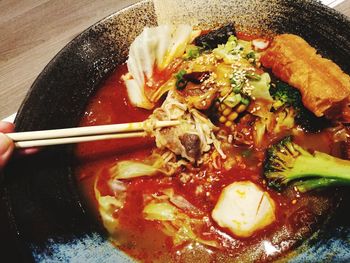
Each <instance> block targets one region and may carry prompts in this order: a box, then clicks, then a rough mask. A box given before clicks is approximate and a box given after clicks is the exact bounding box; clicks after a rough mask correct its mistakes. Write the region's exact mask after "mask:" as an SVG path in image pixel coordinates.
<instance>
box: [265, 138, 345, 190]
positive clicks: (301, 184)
mask: <svg viewBox="0 0 350 263" xmlns="http://www.w3.org/2000/svg"><path fill="white" fill-rule="evenodd" d="M264 176H265V177H266V178H267V180H268V184H269V186H271V187H274V188H276V189H277V190H281V189H283V187H284V186H286V185H288V184H289V183H293V182H294V181H295V180H301V181H298V182H297V183H296V184H295V185H294V186H295V187H296V188H297V189H298V190H299V191H300V192H306V191H309V190H314V189H319V188H324V187H329V186H334V185H350V161H347V160H342V159H339V158H336V157H333V156H331V155H328V154H325V153H322V152H318V151H315V152H314V153H310V152H308V151H307V150H305V149H304V148H302V147H301V146H299V145H297V144H295V143H294V142H293V141H292V138H291V137H286V138H284V139H283V140H282V141H280V142H279V143H277V144H275V145H272V146H271V147H270V148H269V149H268V150H267V156H266V159H265V164H264Z"/></svg>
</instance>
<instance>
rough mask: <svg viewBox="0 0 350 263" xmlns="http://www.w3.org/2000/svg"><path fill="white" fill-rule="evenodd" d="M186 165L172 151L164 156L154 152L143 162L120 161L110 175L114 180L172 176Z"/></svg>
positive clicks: (111, 169) (113, 167)
mask: <svg viewBox="0 0 350 263" xmlns="http://www.w3.org/2000/svg"><path fill="white" fill-rule="evenodd" d="M185 164H187V163H186V162H185V161H181V160H180V161H177V160H176V156H175V154H174V153H172V152H170V151H165V152H164V153H162V154H160V153H158V151H154V152H153V153H152V154H151V155H150V156H149V157H147V158H145V159H143V160H141V161H136V160H125V161H118V162H117V163H116V164H115V165H113V166H112V167H111V168H110V173H111V176H112V178H113V179H132V178H136V177H141V176H154V175H157V174H163V175H167V176H171V175H173V174H174V173H175V172H176V171H177V169H178V168H179V167H181V166H182V165H185Z"/></svg>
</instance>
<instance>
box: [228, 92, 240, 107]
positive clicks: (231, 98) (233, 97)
mask: <svg viewBox="0 0 350 263" xmlns="http://www.w3.org/2000/svg"><path fill="white" fill-rule="evenodd" d="M241 101H242V96H241V94H239V93H238V94H234V93H230V94H229V95H228V96H227V97H226V98H225V99H224V103H225V105H227V106H229V107H231V108H233V107H235V106H237V105H238V104H239V103H240V102H241Z"/></svg>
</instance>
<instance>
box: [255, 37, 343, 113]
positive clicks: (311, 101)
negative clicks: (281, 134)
mask: <svg viewBox="0 0 350 263" xmlns="http://www.w3.org/2000/svg"><path fill="white" fill-rule="evenodd" d="M316 52H317V51H316V49H314V48H313V47H311V46H310V45H309V44H308V43H307V42H306V41H305V40H304V39H302V38H301V37H299V36H296V35H292V34H282V35H278V36H276V37H275V38H274V40H273V42H272V44H271V46H270V47H269V48H268V49H267V50H266V51H265V52H264V53H263V55H262V57H261V60H260V61H261V63H262V64H263V66H264V67H266V68H271V69H272V72H273V73H274V74H275V75H276V76H277V77H278V78H280V79H281V80H283V81H285V82H287V83H288V84H290V85H291V86H293V87H295V88H297V89H298V90H299V91H300V92H301V94H302V100H303V104H304V105H305V107H306V108H308V109H309V110H310V111H312V112H313V113H314V114H315V115H316V116H318V117H321V116H324V115H326V117H330V118H334V114H337V115H340V116H337V117H338V118H339V119H341V118H342V117H343V118H344V116H341V115H345V114H346V113H345V111H346V110H347V109H344V108H345V107H346V108H348V102H349V101H350V100H349V96H350V77H349V76H348V75H347V74H345V73H344V72H343V71H342V70H341V68H340V67H339V66H338V65H336V64H335V63H334V62H332V61H331V60H329V59H325V58H322V57H321V56H320V55H318V54H317V53H316ZM335 109H336V110H335ZM329 113H333V116H329V115H330V114H329Z"/></svg>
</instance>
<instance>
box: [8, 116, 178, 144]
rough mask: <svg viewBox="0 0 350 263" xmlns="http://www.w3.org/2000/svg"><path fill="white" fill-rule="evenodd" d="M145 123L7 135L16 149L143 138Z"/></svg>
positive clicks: (163, 124) (158, 124) (167, 123)
mask: <svg viewBox="0 0 350 263" xmlns="http://www.w3.org/2000/svg"><path fill="white" fill-rule="evenodd" d="M146 122H147V121H144V122H132V123H122V124H111V125H100V126H89V127H79V128H66V129H56V130H43V131H29V132H15V133H7V134H6V135H7V136H8V137H9V138H10V139H12V140H13V141H14V143H15V147H16V148H28V147H40V146H49V145H59V144H70V143H80V142H89V141H100V140H108V139H121V138H134V137H144V136H146V135H147V132H146V131H145V127H146V126H147V124H146ZM178 124H179V121H158V122H156V123H155V124H154V125H153V127H152V128H163V127H169V126H174V125H178Z"/></svg>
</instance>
